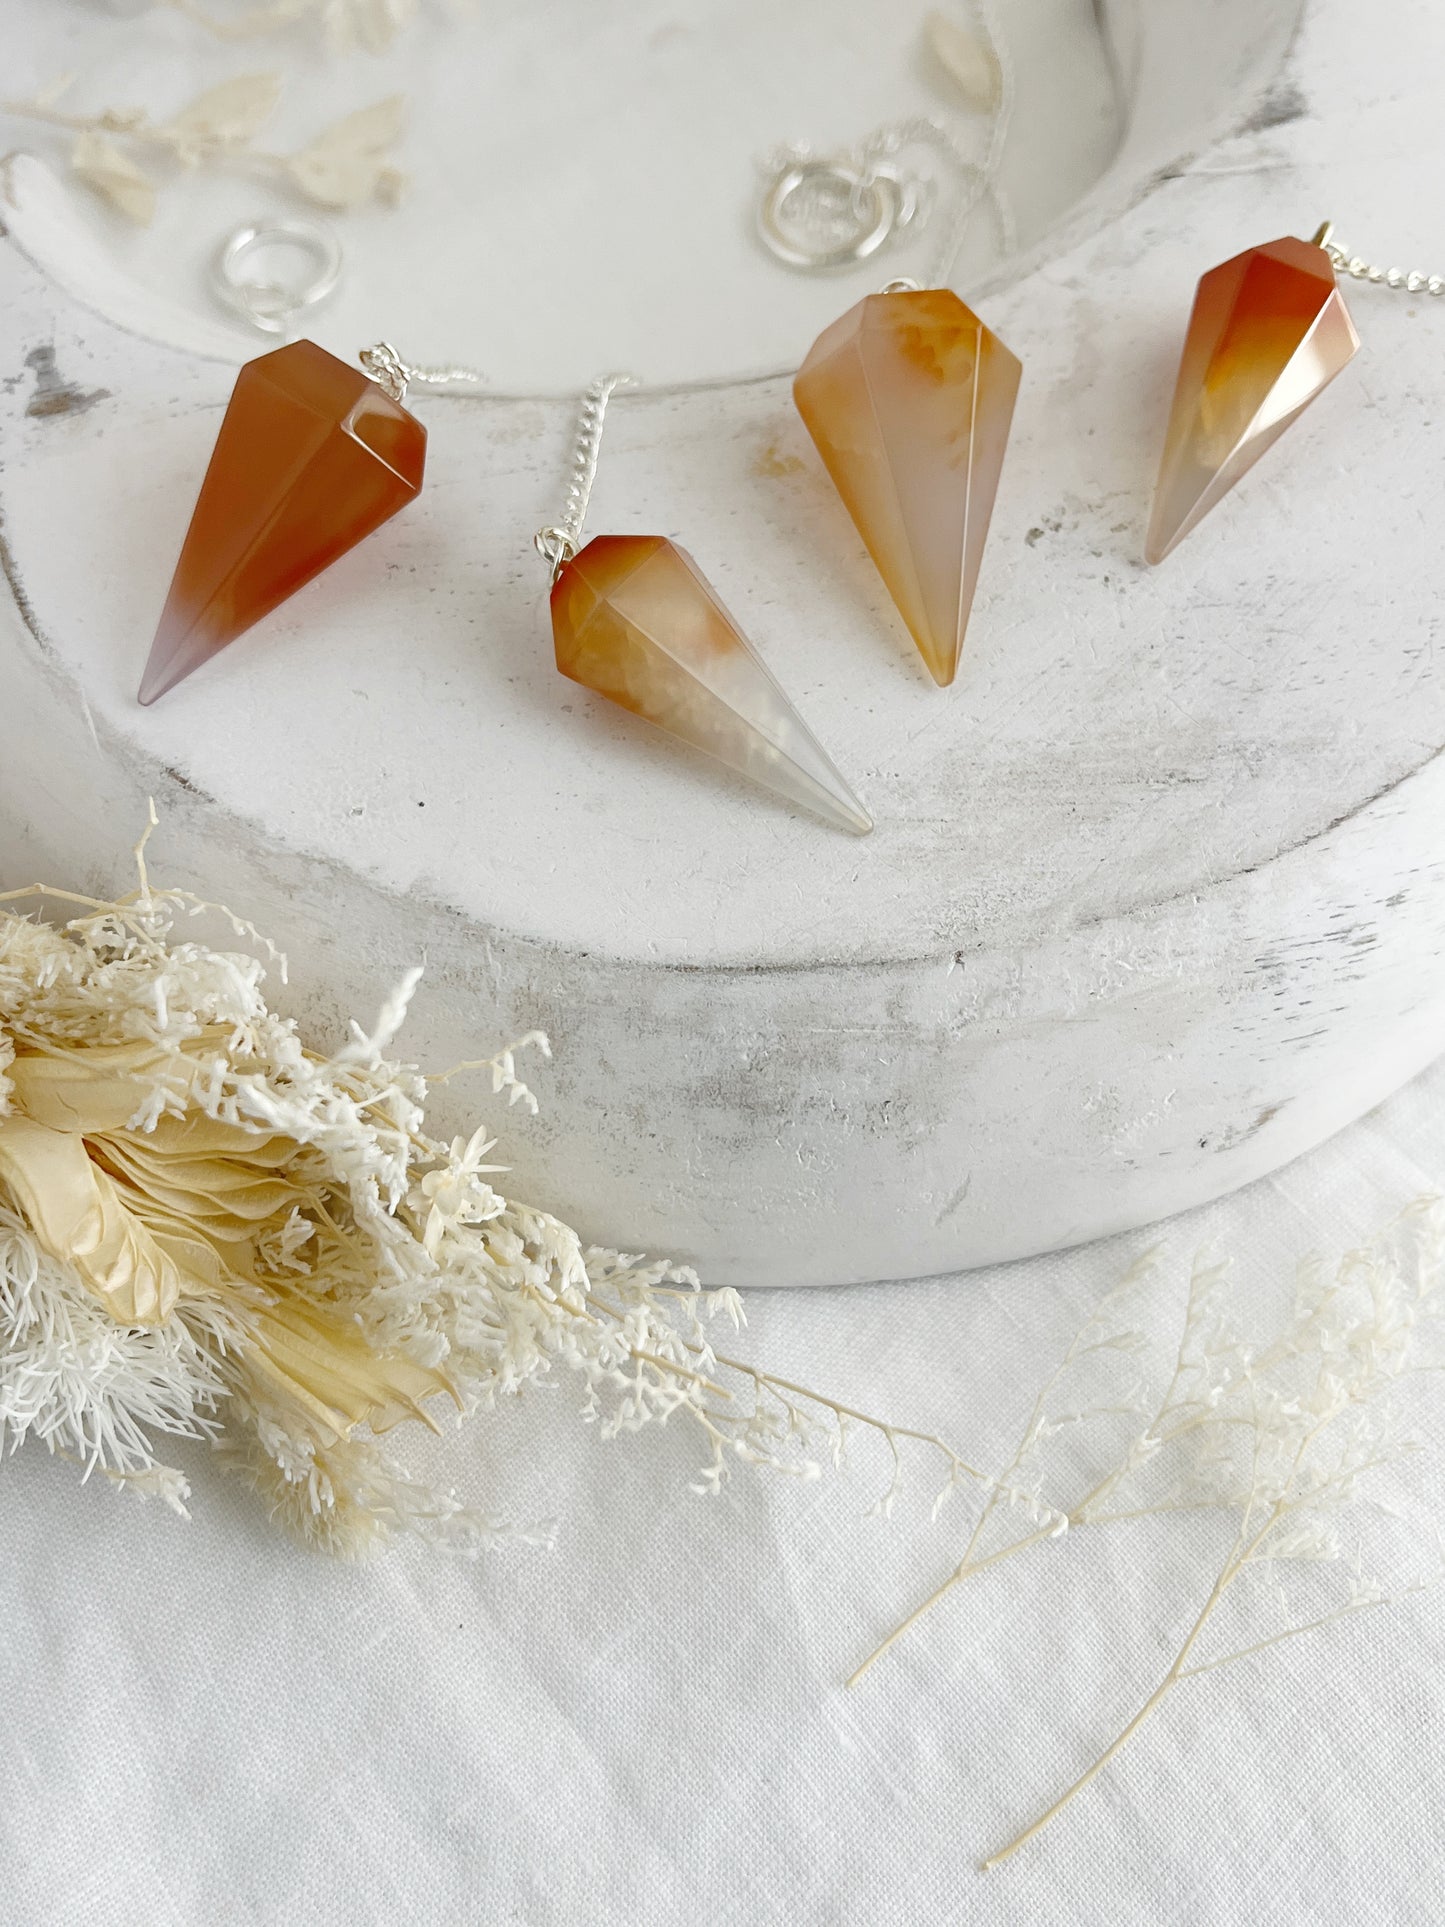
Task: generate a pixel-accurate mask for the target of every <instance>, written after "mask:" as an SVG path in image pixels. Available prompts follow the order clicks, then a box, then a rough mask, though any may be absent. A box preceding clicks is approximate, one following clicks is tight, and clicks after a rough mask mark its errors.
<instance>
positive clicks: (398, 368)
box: [357, 341, 486, 402]
mask: <svg viewBox="0 0 1445 1927" xmlns="http://www.w3.org/2000/svg"><path fill="white" fill-rule="evenodd" d="M357 360H358V361H359V362H360V363H361V366H362V370H363V372H364V373H366V374H367V375H369V376H370V377H371V379H372V380H373V381H374V382H375V383H376V385H377V387H378V388H380V389H383V390H384V391H385V392H386V393H387V394H388V395H390V396H391V399H392V400H393V401H396V402H402V401H405V400H406V391H407V389H408V388H409V387H410V385H411V383H412V382H414V381H421V382H425V383H426V384H427V385H428V386H429V387H433V388H441V387H444V386H446V384H447V383H448V382H453V381H467V382H479V381H483V380H485V379H486V377H485V376H483V375H479V374H478V373H477V371H476V369H475V368H416V367H413V365H412V364H411V363H410V362H409V361H403V360H402V358H401V356H400V355H399V354H398V353H397V352H396V350H395V348H393V347H392V345H391V343H390V342H389V341H378V342H377V343H376V345H375V347H372V348H363V349H362V351H361V353H360V354H359V355H358V356H357Z"/></svg>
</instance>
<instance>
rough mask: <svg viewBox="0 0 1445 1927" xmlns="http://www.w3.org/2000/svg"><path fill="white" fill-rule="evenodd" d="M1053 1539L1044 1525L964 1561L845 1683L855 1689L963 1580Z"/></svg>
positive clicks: (1052, 1534) (877, 1647) (1052, 1532)
mask: <svg viewBox="0 0 1445 1927" xmlns="http://www.w3.org/2000/svg"><path fill="white" fill-rule="evenodd" d="M1053 1537H1054V1531H1053V1528H1052V1527H1047V1526H1046V1527H1045V1528H1044V1529H1043V1530H1042V1531H1039V1532H1031V1533H1030V1534H1029V1535H1028V1537H1027V1538H1026V1539H1016V1540H1015V1541H1014V1543H1013V1544H1012V1545H1010V1546H1001V1547H1000V1548H999V1550H998V1551H997V1552H991V1553H989V1555H988V1557H987V1558H986V1559H972V1560H969V1559H965V1560H964V1561H963V1563H962V1564H961V1565H959V1566H958V1567H957V1568H956V1569H955V1570H954V1571H953V1572H952V1573H950V1574H949V1576H948V1578H947V1579H945V1580H944V1582H943V1584H942V1585H941V1586H938V1587H936V1588H935V1590H934V1591H933V1592H931V1593H930V1594H929V1595H928V1597H927V1599H925V1600H924V1601H923V1603H922V1605H919V1606H915V1607H914V1609H913V1611H912V1612H911V1613H910V1614H909V1615H908V1617H907V1618H906V1619H905V1620H902V1621H901V1622H900V1623H899V1624H898V1625H897V1626H895V1627H894V1628H893V1631H892V1632H891V1633H890V1634H889V1635H888V1637H887V1639H885V1640H884V1641H883V1643H882V1645H881V1646H875V1647H874V1649H873V1651H872V1652H871V1653H870V1654H869V1655H868V1657H867V1659H865V1660H864V1662H863V1664H862V1665H861V1666H860V1667H859V1668H858V1670H857V1672H856V1673H854V1674H853V1675H852V1676H851V1678H850V1679H849V1681H848V1684H849V1685H850V1686H856V1685H857V1684H858V1682H859V1680H860V1679H862V1677H863V1675H864V1674H865V1673H866V1672H867V1671H868V1669H869V1667H871V1666H874V1665H876V1664H877V1662H878V1661H879V1660H880V1659H882V1657H883V1655H884V1654H885V1653H886V1652H887V1651H888V1649H889V1647H890V1646H894V1645H896V1644H897V1642H898V1641H899V1640H900V1639H902V1637H903V1635H904V1634H905V1633H907V1632H909V1631H911V1629H912V1628H913V1627H914V1626H916V1625H917V1624H918V1622H919V1620H920V1619H922V1618H923V1616H924V1614H925V1613H929V1612H932V1610H933V1608H934V1607H935V1606H936V1605H937V1604H938V1603H939V1601H940V1600H941V1599H943V1598H945V1597H946V1596H947V1594H949V1593H950V1592H952V1590H953V1588H954V1587H955V1586H957V1585H961V1584H962V1582H963V1581H964V1580H965V1579H972V1578H973V1576H974V1574H975V1573H979V1572H986V1571H987V1570H988V1568H989V1567H990V1566H996V1565H998V1564H999V1562H1000V1561H1001V1560H1004V1559H1011V1558H1012V1557H1013V1555H1014V1554H1015V1553H1016V1552H1023V1551H1025V1550H1026V1549H1027V1548H1028V1547H1029V1546H1036V1545H1037V1544H1038V1543H1039V1541H1040V1540H1041V1539H1052V1538H1053Z"/></svg>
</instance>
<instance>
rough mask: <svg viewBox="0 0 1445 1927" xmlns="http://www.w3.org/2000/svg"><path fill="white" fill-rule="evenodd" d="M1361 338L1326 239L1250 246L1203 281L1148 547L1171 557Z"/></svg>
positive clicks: (1154, 555)
mask: <svg viewBox="0 0 1445 1927" xmlns="http://www.w3.org/2000/svg"><path fill="white" fill-rule="evenodd" d="M1359 345H1360V338H1359V336H1358V335H1357V334H1356V333H1355V325H1354V323H1353V322H1352V321H1351V320H1350V316H1349V311H1348V309H1347V308H1346V307H1345V304H1344V301H1343V299H1342V298H1341V295H1340V291H1339V289H1338V288H1337V287H1336V285H1335V269H1334V263H1333V262H1332V261H1331V260H1330V257H1329V255H1328V254H1326V252H1325V250H1324V249H1323V248H1322V247H1317V246H1315V245H1314V243H1313V242H1310V241H1297V240H1292V239H1289V238H1286V239H1284V240H1282V241H1271V242H1269V243H1268V245H1267V246H1265V247H1258V248H1246V250H1245V251H1244V253H1243V254H1236V255H1235V256H1234V258H1233V260H1230V261H1225V262H1223V263H1221V265H1220V266H1219V267H1217V268H1211V269H1210V271H1209V273H1208V274H1206V275H1205V276H1204V277H1203V278H1202V280H1201V281H1200V283H1199V287H1198V291H1197V292H1196V294H1195V297H1194V310H1193V312H1192V313H1191V315H1190V317H1189V327H1188V330H1187V332H1186V334H1185V337H1184V353H1183V355H1182V357H1181V359H1180V363H1179V378H1178V380H1177V381H1176V383H1175V386H1174V403H1173V406H1172V408H1171V409H1170V413H1169V430H1168V433H1167V435H1166V436H1165V439H1164V457H1163V460H1162V461H1161V463H1160V465H1159V481H1158V484H1157V486H1156V488H1155V491H1154V512H1153V515H1152V517H1151V519H1150V523H1149V534H1148V538H1147V539H1146V541H1145V544H1144V554H1145V558H1146V559H1147V560H1148V561H1150V562H1162V561H1163V559H1164V557H1165V556H1166V555H1168V553H1169V551H1170V550H1171V549H1172V548H1174V547H1175V545H1176V544H1177V543H1179V542H1181V541H1183V539H1184V537H1185V536H1186V535H1188V533H1189V531H1190V530H1191V529H1192V528H1194V527H1196V526H1197V525H1198V523H1199V522H1200V521H1201V520H1202V519H1203V517H1204V516H1206V515H1207V514H1208V513H1209V511H1210V509H1212V508H1213V507H1214V505H1215V503H1216V502H1218V501H1219V500H1220V499H1221V497H1222V496H1224V495H1226V494H1228V492H1229V490H1230V489H1232V488H1233V487H1234V485H1235V483H1236V482H1237V481H1238V480H1239V478H1240V476H1241V475H1243V474H1245V473H1246V471H1247V470H1249V469H1251V468H1253V466H1254V464H1255V463H1256V462H1257V461H1258V460H1259V458H1260V456H1261V455H1263V454H1264V452H1265V450H1266V449H1267V448H1269V447H1271V446H1272V445H1273V444H1274V443H1275V442H1276V441H1277V440H1278V439H1279V437H1280V436H1281V435H1282V434H1283V433H1284V431H1285V429H1286V428H1288V427H1289V425H1290V423H1291V422H1292V421H1294V419H1295V418H1296V416H1297V415H1299V414H1300V412H1301V411H1302V410H1303V409H1304V408H1306V407H1307V406H1308V405H1309V403H1310V402H1312V401H1313V400H1314V398H1315V396H1316V395H1318V394H1319V393H1320V392H1321V390H1322V389H1324V388H1326V387H1328V386H1329V384H1330V383H1331V382H1332V381H1333V380H1334V378H1335V376H1336V375H1338V374H1339V373H1340V371H1341V370H1342V369H1343V368H1344V367H1345V366H1346V365H1347V364H1348V363H1349V362H1350V360H1351V359H1352V358H1353V356H1354V354H1355V351H1356V349H1358V347H1359Z"/></svg>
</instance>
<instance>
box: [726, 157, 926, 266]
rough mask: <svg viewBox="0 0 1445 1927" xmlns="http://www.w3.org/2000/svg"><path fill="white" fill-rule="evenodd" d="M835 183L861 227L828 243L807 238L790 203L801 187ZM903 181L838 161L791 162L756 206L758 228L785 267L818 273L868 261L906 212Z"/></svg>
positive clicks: (768, 246) (839, 196) (841, 198)
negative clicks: (859, 169) (846, 165)
mask: <svg viewBox="0 0 1445 1927" xmlns="http://www.w3.org/2000/svg"><path fill="white" fill-rule="evenodd" d="M819 187H832V188H833V189H835V190H837V191H838V192H837V198H838V200H839V201H840V202H841V203H844V204H846V206H847V208H848V211H849V213H850V214H851V215H852V216H853V217H854V219H855V220H856V221H857V223H858V228H857V232H856V233H855V234H853V235H851V236H850V237H848V238H846V239H844V240H842V241H838V242H835V243H833V244H832V245H828V244H827V243H822V242H818V241H809V240H808V239H807V238H806V236H805V234H804V232H803V231H802V229H801V228H800V225H799V223H798V222H797V221H796V219H794V218H790V214H789V206H790V203H791V202H792V201H793V200H794V197H795V196H796V195H798V194H799V193H800V192H801V191H802V190H804V189H805V188H806V189H817V188H819ZM904 198H905V197H904V193H903V188H902V186H901V184H900V182H899V181H898V180H897V179H896V178H895V177H894V176H893V175H892V174H890V173H888V172H886V171H884V170H881V169H879V170H875V171H873V172H870V173H868V174H860V173H858V172H856V171H855V170H854V169H852V168H848V167H842V166H840V165H839V164H838V163H837V162H836V161H808V160H799V161H794V162H791V163H790V164H789V165H788V166H787V167H785V168H784V169H783V170H782V172H781V173H780V174H778V176H777V178H776V179H775V180H774V181H773V182H772V183H771V185H770V186H769V188H768V191H767V193H766V194H765V195H764V196H763V200H762V205H761V206H760V207H759V209H758V232H759V234H760V235H761V237H762V240H763V244H764V246H765V247H767V249H768V250H769V252H770V253H772V254H774V255H776V256H777V258H778V260H779V261H781V262H782V263H783V265H784V266H785V267H789V268H798V269H800V270H803V271H805V272H807V271H812V272H816V271H817V270H819V269H826V268H846V267H851V266H853V265H854V264H855V263H856V262H859V261H866V260H867V259H868V257H869V255H870V254H876V253H877V251H878V249H879V248H881V247H882V246H883V243H884V242H885V241H886V240H887V239H888V237H889V235H890V234H892V232H893V230H894V229H895V228H896V227H897V226H898V225H899V221H900V217H902V216H903V212H904Z"/></svg>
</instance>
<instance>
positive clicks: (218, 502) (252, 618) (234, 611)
mask: <svg viewBox="0 0 1445 1927" xmlns="http://www.w3.org/2000/svg"><path fill="white" fill-rule="evenodd" d="M425 460H426V430H425V429H424V428H423V427H422V425H421V423H420V422H419V421H418V420H417V419H416V417H415V416H414V415H412V414H410V413H408V411H407V410H406V409H405V408H403V407H402V406H401V404H400V403H399V402H394V401H393V400H392V399H391V397H390V396H389V395H388V394H387V393H386V392H385V390H384V389H381V388H379V387H378V386H377V385H376V383H375V382H374V381H370V380H368V379H367V377H366V376H365V375H364V374H362V372H361V370H360V369H359V368H349V367H348V366H347V364H346V363H345V362H344V361H338V360H337V358H336V356H335V355H329V354H328V353H327V352H326V350H325V349H324V348H318V347H317V346H316V344H315V342H312V341H293V342H291V343H290V344H289V345H288V346H287V347H285V348H277V349H276V350H275V352H274V353H272V354H269V355H262V356H260V357H259V358H258V359H257V360H255V361H248V362H247V363H246V365H245V367H244V368H242V370H241V372H240V374H239V375H238V376H237V377H236V386H235V389H234V391H233V393H232V395H231V399H230V402H229V403H228V404H227V407H226V414H225V418H224V420H223V421H222V423H221V432H220V434H219V435H218V436H217V437H216V447H215V452H214V453H213V454H212V456H211V465H210V467H209V468H208V469H207V470H206V479H205V480H204V481H203V482H202V484H201V493H200V498H199V500H198V501H197V503H196V509H195V513H194V515H193V516H192V517H191V526H190V528H189V529H188V531H187V532H186V539H185V544H184V546H183V547H182V549H181V559H180V561H179V562H178V563H177V564H176V573H175V578H174V580H173V581H172V583H171V592H170V595H169V596H168V597H167V599H166V606H165V610H164V612H163V613H162V616H161V621H160V627H159V628H158V629H157V631H156V639H155V642H154V643H153V644H152V646H151V653H150V660H149V662H148V663H147V664H146V672H145V678H144V680H143V681H142V683H141V687H140V701H141V702H143V703H152V702H154V701H155V699H156V697H157V696H160V695H163V694H164V692H165V691H166V690H167V689H170V688H172V687H173V686H174V685H175V684H176V683H178V682H179V681H180V680H181V678H182V677H183V676H188V675H190V673H191V671H192V670H193V669H198V668H199V667H200V665H201V664H202V663H203V662H206V661H208V660H209V659H210V658H211V657H212V656H214V655H215V654H216V653H217V651H218V650H221V649H224V648H225V646H226V644H227V643H228V642H234V641H235V639H236V637H237V636H239V635H240V634H241V633H242V631H243V630H245V629H249V628H250V626H251V624H252V623H253V622H258V621H259V620H260V619H261V617H262V616H264V615H268V614H269V613H270V612H271V610H272V609H274V608H275V607H276V605H277V604H278V603H280V602H284V601H285V599H286V597H287V596H289V595H291V594H292V593H293V592H294V591H295V590H297V589H299V588H300V587H301V586H302V584H303V583H306V582H309V581H310V580H311V578H312V576H314V575H319V574H320V572H321V571H322V570H323V569H324V568H325V567H326V566H327V564H328V563H331V562H334V561H335V560H336V558H337V557H338V556H340V555H344V554H345V553H346V551H347V550H348V549H350V548H353V547H354V546H355V545H356V543H358V542H359V541H360V540H361V539H362V537H363V536H365V535H370V534H371V532H372V530H373V529H375V528H377V527H379V526H380V524H381V523H383V522H384V521H386V519H387V517H388V516H391V515H395V514H396V512H397V510H398V509H399V508H402V507H404V506H405V504H406V503H407V502H409V501H410V500H411V499H412V497H413V496H414V495H415V494H416V492H417V490H418V489H419V488H420V487H421V480H422V470H423V467H424V464H425Z"/></svg>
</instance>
